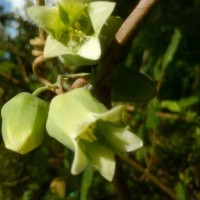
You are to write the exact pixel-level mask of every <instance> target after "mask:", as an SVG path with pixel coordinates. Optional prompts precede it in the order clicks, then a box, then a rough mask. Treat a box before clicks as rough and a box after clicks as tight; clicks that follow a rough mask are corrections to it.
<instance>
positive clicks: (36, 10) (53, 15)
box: [27, 6, 64, 36]
mask: <svg viewBox="0 0 200 200" xmlns="http://www.w3.org/2000/svg"><path fill="white" fill-rule="evenodd" d="M27 13H28V15H29V16H30V18H31V19H32V20H33V22H34V23H36V24H37V25H38V26H39V27H41V28H42V29H44V30H45V31H47V32H48V33H49V34H52V35H54V36H55V35H56V32H59V30H61V29H62V28H63V26H64V25H63V24H62V22H61V20H60V18H59V13H58V8H57V7H47V6H32V7H30V8H28V9H27Z"/></svg>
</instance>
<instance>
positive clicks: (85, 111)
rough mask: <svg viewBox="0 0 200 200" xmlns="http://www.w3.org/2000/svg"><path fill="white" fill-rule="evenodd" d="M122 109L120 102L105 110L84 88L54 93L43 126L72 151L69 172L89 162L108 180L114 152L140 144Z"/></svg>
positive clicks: (111, 170)
mask: <svg viewBox="0 0 200 200" xmlns="http://www.w3.org/2000/svg"><path fill="white" fill-rule="evenodd" d="M122 111H123V106H117V107H115V108H113V109H111V110H107V108H106V107H105V106H104V105H103V104H101V103H100V102H98V101H97V99H95V98H94V97H93V96H92V94H91V93H90V91H88V90H87V89H85V88H78V89H75V90H73V91H71V92H68V93H65V94H61V95H58V96H56V97H54V99H53V100H52V102H51V103H50V108H49V114H48V118H47V124H46V128H47V132H48V134H49V135H50V136H52V137H53V138H55V139H56V140H58V141H59V142H60V143H62V144H63V145H65V146H66V147H68V148H69V149H70V150H72V151H74V154H75V155H74V160H73V163H72V168H71V173H72V174H79V173H80V172H82V171H83V170H84V169H85V168H86V166H87V165H88V164H90V165H92V166H93V167H94V168H95V169H96V170H98V171H99V172H100V174H101V175H102V176H103V177H104V178H106V179H107V180H109V181H111V180H112V179H113V176H114V171H115V158H114V155H115V153H118V154H120V153H125V152H129V151H134V150H136V149H138V148H139V147H141V146H142V140H141V139H140V138H139V137H137V136H136V135H134V134H133V133H132V132H131V131H130V130H129V129H128V128H127V127H126V126H125V125H124V124H122V123H121V116H122Z"/></svg>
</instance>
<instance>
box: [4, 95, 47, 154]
mask: <svg viewBox="0 0 200 200" xmlns="http://www.w3.org/2000/svg"><path fill="white" fill-rule="evenodd" d="M48 110H49V105H48V103H47V102H45V101H43V100H42V99H39V98H38V97H36V96H34V95H32V94H29V93H26V92H23V93H20V94H18V95H16V96H15V97H13V98H12V99H10V100H9V101H8V102H7V103H6V104H4V106H3V107H2V110H1V115H2V136H3V140H4V143H5V146H6V148H8V149H11V150H13V151H15V152H17V153H20V154H26V153H28V152H29V151H31V150H33V149H34V148H36V147H37V146H39V145H40V144H41V142H42V139H43V136H44V134H45V133H46V130H45V124H46V119H47V114H48Z"/></svg>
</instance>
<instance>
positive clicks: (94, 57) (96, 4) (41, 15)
mask: <svg viewBox="0 0 200 200" xmlns="http://www.w3.org/2000/svg"><path fill="white" fill-rule="evenodd" d="M114 7H115V3H114V2H107V1H92V2H86V1H84V0H58V6H54V7H47V6H45V7H44V6H32V7H30V8H28V10H27V13H28V15H29V16H30V18H31V19H32V20H33V22H35V23H36V24H37V25H38V26H40V27H41V28H43V29H44V30H45V31H46V32H47V33H48V34H49V36H48V37H47V41H46V45H45V48H44V57H46V58H51V57H56V56H58V57H59V58H60V60H61V61H62V62H63V63H65V64H67V65H69V66H81V65H92V64H96V63H97V62H98V60H99V58H100V57H101V55H102V52H103V51H104V50H105V49H106V47H107V46H108V44H109V43H110V41H111V40H112V39H113V37H114V35H115V33H116V31H117V29H118V28H119V26H120V24H121V19H120V18H118V17H113V16H110V15H111V13H112V12H113V10H114Z"/></svg>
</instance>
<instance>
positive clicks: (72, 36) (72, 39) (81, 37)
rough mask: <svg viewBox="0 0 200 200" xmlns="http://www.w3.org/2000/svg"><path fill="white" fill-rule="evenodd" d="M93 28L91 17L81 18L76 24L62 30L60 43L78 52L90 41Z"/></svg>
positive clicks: (72, 23)
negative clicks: (89, 37)
mask: <svg viewBox="0 0 200 200" xmlns="http://www.w3.org/2000/svg"><path fill="white" fill-rule="evenodd" d="M93 32H94V31H93V28H92V25H91V22H90V19H89V17H87V16H86V15H82V16H80V18H79V19H77V20H76V21H74V22H71V23H70V24H68V25H67V26H66V28H65V29H64V30H62V33H61V35H60V36H59V39H58V40H59V41H60V42H62V43H63V44H64V45H66V46H67V47H68V48H69V49H71V50H72V51H74V52H76V51H78V49H79V48H80V47H81V46H82V45H83V44H84V43H85V42H86V41H87V40H88V36H89V35H92V34H93Z"/></svg>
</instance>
